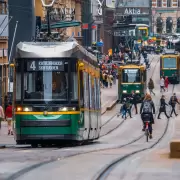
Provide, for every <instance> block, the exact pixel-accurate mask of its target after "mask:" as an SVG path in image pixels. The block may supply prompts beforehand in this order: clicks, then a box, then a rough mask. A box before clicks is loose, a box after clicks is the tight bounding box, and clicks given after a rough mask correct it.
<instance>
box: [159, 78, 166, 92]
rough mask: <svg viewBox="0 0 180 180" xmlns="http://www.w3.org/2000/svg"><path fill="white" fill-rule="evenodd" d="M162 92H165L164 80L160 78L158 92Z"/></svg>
mask: <svg viewBox="0 0 180 180" xmlns="http://www.w3.org/2000/svg"><path fill="white" fill-rule="evenodd" d="M162 90H164V92H165V91H166V90H165V88H164V78H163V77H162V76H161V79H160V91H161V92H162Z"/></svg>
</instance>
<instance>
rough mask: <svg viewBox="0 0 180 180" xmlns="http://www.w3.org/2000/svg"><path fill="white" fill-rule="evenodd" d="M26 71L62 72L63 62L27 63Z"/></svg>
mask: <svg viewBox="0 0 180 180" xmlns="http://www.w3.org/2000/svg"><path fill="white" fill-rule="evenodd" d="M27 71H64V63H63V61H28V63H27Z"/></svg>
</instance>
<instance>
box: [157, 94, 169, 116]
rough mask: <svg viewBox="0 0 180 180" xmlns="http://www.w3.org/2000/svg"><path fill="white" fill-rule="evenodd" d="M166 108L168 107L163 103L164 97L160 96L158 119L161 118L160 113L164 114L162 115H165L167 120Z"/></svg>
mask: <svg viewBox="0 0 180 180" xmlns="http://www.w3.org/2000/svg"><path fill="white" fill-rule="evenodd" d="M166 106H168V104H167V103H166V101H165V96H164V95H162V96H161V99H160V108H159V114H158V119H161V118H160V115H161V113H162V112H164V114H165V115H166V117H167V118H168V119H169V116H168V115H167V112H166Z"/></svg>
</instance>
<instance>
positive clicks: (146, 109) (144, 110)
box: [140, 94, 155, 139]
mask: <svg viewBox="0 0 180 180" xmlns="http://www.w3.org/2000/svg"><path fill="white" fill-rule="evenodd" d="M140 114H141V119H142V121H143V129H142V130H143V131H145V127H146V124H145V122H144V121H145V118H144V117H145V115H149V121H150V123H149V133H150V135H149V138H150V139H152V124H154V117H153V114H155V106H154V103H153V101H152V98H151V95H150V94H146V97H145V99H144V101H143V102H142V104H141V107H140Z"/></svg>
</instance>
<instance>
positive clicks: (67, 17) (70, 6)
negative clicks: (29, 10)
mask: <svg viewBox="0 0 180 180" xmlns="http://www.w3.org/2000/svg"><path fill="white" fill-rule="evenodd" d="M50 2H52V0H50ZM35 15H36V16H39V17H41V21H42V25H43V24H47V10H46V8H45V7H43V5H42V2H41V0H36V2H35ZM81 17H82V15H81V0H56V1H55V3H54V4H53V7H52V8H51V10H50V23H51V24H56V23H57V25H56V26H53V27H52V29H51V30H52V31H54V32H59V33H60V34H64V36H67V37H74V38H75V39H77V40H78V42H79V43H81V41H82V32H81V25H80V23H79V24H77V23H76V24H74V22H81ZM67 22H68V27H67V26H66V23H67ZM63 23H64V25H65V26H64V27H63ZM58 24H59V26H58ZM73 24H74V26H73Z"/></svg>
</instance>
